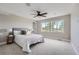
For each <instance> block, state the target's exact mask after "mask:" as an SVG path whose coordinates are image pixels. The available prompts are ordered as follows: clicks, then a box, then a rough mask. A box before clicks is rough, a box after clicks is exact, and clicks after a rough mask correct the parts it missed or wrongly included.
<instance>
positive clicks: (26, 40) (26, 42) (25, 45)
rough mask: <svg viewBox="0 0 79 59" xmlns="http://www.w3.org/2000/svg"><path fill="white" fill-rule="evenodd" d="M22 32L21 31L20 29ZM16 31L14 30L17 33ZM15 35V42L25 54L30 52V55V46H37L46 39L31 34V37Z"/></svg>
mask: <svg viewBox="0 0 79 59" xmlns="http://www.w3.org/2000/svg"><path fill="white" fill-rule="evenodd" d="M19 30H20V29H19ZM15 31H16V30H14V32H15ZM14 35H15V39H14V40H15V42H16V43H17V44H18V45H19V46H21V47H22V50H23V51H24V52H28V53H30V52H31V49H30V45H32V44H35V43H38V42H44V38H43V36H42V35H40V34H33V33H31V34H29V35H27V34H26V35H21V34H16V33H14Z"/></svg>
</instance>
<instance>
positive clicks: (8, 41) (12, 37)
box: [7, 34, 14, 44]
mask: <svg viewBox="0 0 79 59" xmlns="http://www.w3.org/2000/svg"><path fill="white" fill-rule="evenodd" d="M13 42H14V35H12V34H9V35H8V36H7V44H12V43H13Z"/></svg>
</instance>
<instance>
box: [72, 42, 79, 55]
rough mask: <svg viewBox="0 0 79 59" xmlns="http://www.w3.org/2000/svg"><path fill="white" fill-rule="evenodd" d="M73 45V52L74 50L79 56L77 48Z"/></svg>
mask: <svg viewBox="0 0 79 59" xmlns="http://www.w3.org/2000/svg"><path fill="white" fill-rule="evenodd" d="M71 45H72V48H73V50H74V52H75V54H76V55H79V53H78V51H77V49H76V47H75V46H74V45H73V44H72V43H71Z"/></svg>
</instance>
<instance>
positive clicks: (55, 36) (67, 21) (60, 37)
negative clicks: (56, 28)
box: [36, 15, 70, 41]
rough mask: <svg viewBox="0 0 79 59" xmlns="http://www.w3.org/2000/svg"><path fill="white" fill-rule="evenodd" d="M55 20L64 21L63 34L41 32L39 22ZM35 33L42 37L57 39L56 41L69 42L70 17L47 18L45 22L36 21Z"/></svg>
mask: <svg viewBox="0 0 79 59" xmlns="http://www.w3.org/2000/svg"><path fill="white" fill-rule="evenodd" d="M56 19H62V20H64V22H65V23H64V27H65V29H64V33H58V32H41V24H40V23H41V22H44V21H51V20H56ZM36 26H37V32H38V33H40V34H42V35H43V36H45V37H47V38H51V39H58V40H65V41H69V40H70V15H64V16H59V17H54V18H49V19H46V20H42V21H38V22H37V24H36Z"/></svg>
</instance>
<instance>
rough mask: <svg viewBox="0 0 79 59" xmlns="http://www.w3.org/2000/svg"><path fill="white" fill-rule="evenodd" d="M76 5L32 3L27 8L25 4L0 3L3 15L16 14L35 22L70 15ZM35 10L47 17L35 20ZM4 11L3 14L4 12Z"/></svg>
mask: <svg viewBox="0 0 79 59" xmlns="http://www.w3.org/2000/svg"><path fill="white" fill-rule="evenodd" d="M74 5H75V4H73V3H70V4H68V3H31V6H27V5H26V4H25V3H0V10H1V11H0V13H1V14H7V15H10V14H14V15H17V16H22V17H25V18H29V19H34V20H42V19H47V18H50V17H55V16H60V15H65V14H70V13H71V11H72V10H73V7H74ZM33 9H41V10H42V11H46V12H47V13H48V14H47V17H40V18H33V15H32V14H33V12H32V11H33ZM2 11H3V12H2Z"/></svg>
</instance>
